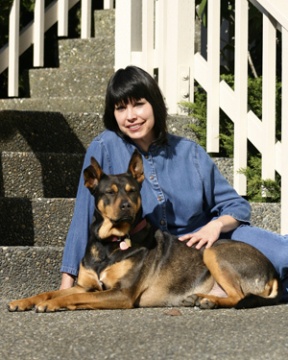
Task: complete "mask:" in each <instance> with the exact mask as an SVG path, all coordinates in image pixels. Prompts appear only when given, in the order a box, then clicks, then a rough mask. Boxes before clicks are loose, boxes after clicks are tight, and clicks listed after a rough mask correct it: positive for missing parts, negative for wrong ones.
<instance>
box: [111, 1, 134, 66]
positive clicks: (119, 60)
mask: <svg viewBox="0 0 288 360" xmlns="http://www.w3.org/2000/svg"><path fill="white" fill-rule="evenodd" d="M131 11H132V0H125V1H118V2H117V5H116V10H115V70H117V69H119V68H123V67H125V66H127V65H130V61H131V41H132V40H131V39H132V34H131V32H132V28H131Z"/></svg>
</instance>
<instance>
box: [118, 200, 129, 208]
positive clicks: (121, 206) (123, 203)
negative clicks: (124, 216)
mask: <svg viewBox="0 0 288 360" xmlns="http://www.w3.org/2000/svg"><path fill="white" fill-rule="evenodd" d="M130 207H131V205H130V203H129V202H128V201H122V203H121V205H120V208H121V210H128V209H130Z"/></svg>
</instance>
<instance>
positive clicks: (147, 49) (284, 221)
mask: <svg viewBox="0 0 288 360" xmlns="http://www.w3.org/2000/svg"><path fill="white" fill-rule="evenodd" d="M250 3H251V4H253V6H255V7H256V8H257V9H258V10H259V11H260V12H261V13H262V16H263V54H262V57H263V74H262V78H263V95H262V103H263V109H262V120H260V119H259V118H257V116H256V115H255V114H254V113H253V112H252V111H251V110H249V109H248V105H247V93H248V90H247V84H248V61H247V59H248V12H249V6H250ZM220 5H221V0H213V1H212V0H208V9H207V11H208V26H207V59H205V58H204V57H203V56H202V55H201V54H200V53H198V52H197V53H195V54H194V36H195V34H194V29H195V24H194V14H195V1H193V0H190V1H189V0H187V1H185V0H181V1H175V0H142V1H139V2H138V3H137V6H136V4H135V2H134V1H133V0H130V1H118V2H117V6H116V44H115V48H116V54H115V57H116V62H115V67H116V69H117V68H119V67H123V66H126V65H127V64H130V63H133V64H135V65H139V66H142V67H144V68H145V69H147V70H148V71H149V72H150V73H151V74H153V73H154V72H155V69H157V71H158V77H159V84H160V87H161V89H162V91H163V93H164V95H165V97H166V101H167V104H168V108H169V112H170V113H176V112H179V108H178V104H179V102H180V101H182V100H184V99H185V98H186V99H188V100H189V99H190V100H193V86H194V80H196V81H197V82H198V83H199V84H200V85H201V86H202V87H203V88H204V89H205V90H206V92H207V150H208V152H216V153H217V152H218V151H219V109H222V110H223V111H224V112H225V113H226V114H227V115H228V116H229V118H230V119H231V120H232V121H233V122H234V134H235V136H234V187H235V188H236V190H237V191H238V192H239V193H240V194H241V195H245V194H246V177H245V176H244V175H243V174H239V172H238V170H239V169H240V168H246V166H247V139H249V141H251V142H252V144H253V145H254V146H255V147H256V148H257V149H258V150H259V152H260V153H261V154H262V177H263V179H274V177H275V171H277V172H278V173H279V174H280V175H281V185H282V192H281V232H283V233H288V191H287V189H288V166H287V160H286V156H287V154H288V121H287V119H288V68H287V63H288V42H287V41H288V32H287V31H288V1H287V0H273V1H271V0H250V1H248V0H236V1H235V7H236V9H235V53H234V58H235V73H234V79H235V80H234V82H235V83H234V89H232V88H231V87H230V86H229V85H228V84H227V83H226V82H225V81H220V80H219V79H220V26H219V24H220V14H221V12H220ZM141 10H142V11H141ZM118 14H119V15H118ZM133 19H137V21H135V22H133ZM141 19H142V21H141ZM276 30H280V31H281V34H282V64H283V67H282V79H281V82H282V140H281V142H279V141H277V142H275V141H276V140H275V127H276V125H275V119H276V110H275V108H276V102H275V89H276V41H277V39H276Z"/></svg>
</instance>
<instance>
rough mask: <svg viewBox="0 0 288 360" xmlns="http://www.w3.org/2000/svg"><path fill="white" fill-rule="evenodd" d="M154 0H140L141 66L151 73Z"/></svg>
mask: <svg viewBox="0 0 288 360" xmlns="http://www.w3.org/2000/svg"><path fill="white" fill-rule="evenodd" d="M154 21H155V20H154V0H143V1H142V67H143V68H144V69H145V70H146V71H148V72H149V73H150V74H151V75H153V66H154V59H153V42H154Z"/></svg>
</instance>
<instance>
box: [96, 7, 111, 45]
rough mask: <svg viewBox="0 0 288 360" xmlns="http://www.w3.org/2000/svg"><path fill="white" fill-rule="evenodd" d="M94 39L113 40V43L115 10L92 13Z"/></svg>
mask: <svg viewBox="0 0 288 360" xmlns="http://www.w3.org/2000/svg"><path fill="white" fill-rule="evenodd" d="M94 21H95V38H96V39H98V38H105V37H106V38H107V39H110V38H113V40H114V41H115V10H99V11H95V12H94Z"/></svg>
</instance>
